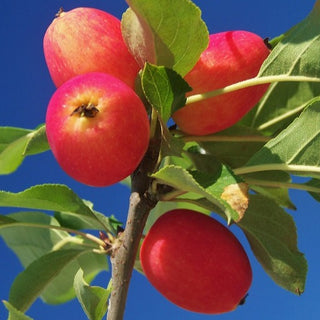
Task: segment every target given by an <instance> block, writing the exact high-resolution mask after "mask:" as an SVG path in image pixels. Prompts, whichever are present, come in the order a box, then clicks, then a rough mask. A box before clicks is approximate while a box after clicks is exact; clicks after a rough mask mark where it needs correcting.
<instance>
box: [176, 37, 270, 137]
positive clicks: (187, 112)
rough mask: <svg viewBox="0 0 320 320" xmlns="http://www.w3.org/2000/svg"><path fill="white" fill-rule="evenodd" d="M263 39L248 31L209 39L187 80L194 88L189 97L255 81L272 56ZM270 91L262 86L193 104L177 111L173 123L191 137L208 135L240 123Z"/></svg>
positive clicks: (265, 86) (266, 86) (186, 77)
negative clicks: (247, 80) (246, 81)
mask: <svg viewBox="0 0 320 320" xmlns="http://www.w3.org/2000/svg"><path fill="white" fill-rule="evenodd" d="M269 52H270V51H269V49H268V48H267V46H266V45H265V43H264V41H263V39H262V38H260V37H259V36H258V35H256V34H254V33H251V32H247V31H228V32H221V33H216V34H212V35H210V41H209V46H208V48H207V49H206V50H205V51H204V52H203V53H202V54H201V56H200V59H199V61H198V62H197V64H196V65H195V66H194V68H193V69H192V70H191V71H190V72H189V73H188V74H187V75H186V76H185V80H186V81H187V82H188V83H189V85H190V86H191V87H192V88H193V90H192V91H191V92H190V93H189V95H193V94H198V93H205V92H209V91H213V90H215V89H219V88H223V87H225V86H227V85H230V84H233V83H236V82H239V81H242V80H246V79H249V78H253V77H255V76H256V75H257V74H258V72H259V70H260V67H261V65H262V63H263V62H264V60H265V59H266V58H267V56H268V55H269ZM267 88H268V84H267V85H259V86H254V87H250V88H245V89H241V90H238V91H234V92H231V93H228V94H224V95H220V96H216V97H213V98H210V99H207V100H204V101H201V102H196V103H192V104H190V105H187V106H185V107H183V108H181V109H180V110H178V111H176V112H175V113H174V115H173V119H174V121H175V122H176V124H177V125H178V126H179V127H180V129H181V130H182V131H184V132H185V133H188V134H190V135H207V134H212V133H215V132H218V131H221V130H224V129H226V128H228V127H230V126H232V125H234V124H235V123H236V122H238V121H239V120H240V119H241V118H242V117H243V116H244V115H245V114H246V113H247V112H248V111H249V110H250V109H251V108H253V107H254V106H255V105H256V104H257V103H258V101H259V100H260V99H261V98H262V96H263V95H264V93H265V92H266V90H267Z"/></svg>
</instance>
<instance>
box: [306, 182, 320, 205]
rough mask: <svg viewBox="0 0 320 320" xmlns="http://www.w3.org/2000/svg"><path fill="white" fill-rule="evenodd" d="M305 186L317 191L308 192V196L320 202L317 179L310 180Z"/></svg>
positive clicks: (319, 183)
mask: <svg viewBox="0 0 320 320" xmlns="http://www.w3.org/2000/svg"><path fill="white" fill-rule="evenodd" d="M305 185H307V186H310V187H315V188H318V189H319V191H318V192H311V191H309V194H310V195H311V196H312V197H313V199H315V200H316V201H318V202H320V180H319V179H311V180H309V181H308V182H306V183H305Z"/></svg>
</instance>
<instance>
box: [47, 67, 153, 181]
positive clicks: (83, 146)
mask: <svg viewBox="0 0 320 320" xmlns="http://www.w3.org/2000/svg"><path fill="white" fill-rule="evenodd" d="M149 130H150V129H149V119H148V116H147V112H146V110H145V107H144V105H143V103H142V102H141V100H140V99H139V97H138V96H137V95H136V93H135V92H134V91H133V89H131V88H130V87H129V86H128V85H126V84H125V83H124V82H122V81H120V80H119V79H117V78H115V77H113V76H111V75H108V74H105V73H96V72H93V73H87V74H84V75H80V76H77V77H75V78H72V79H71V80H69V81H67V82H65V83H64V84H63V85H62V86H61V87H59V88H58V89H57V91H56V92H55V93H54V94H53V96H52V98H51V100H50V102H49V105H48V109H47V115H46V131H47V137H48V141H49V145H50V147H51V149H52V152H53V154H54V156H55V158H56V159H57V161H58V163H59V164H60V166H61V167H62V169H63V170H64V171H65V172H66V173H68V174H69V175H70V176H71V177H73V178H74V179H76V180H78V181H80V182H82V183H84V184H87V185H91V186H107V185H111V184H114V183H116V182H119V181H120V180H122V179H124V178H126V177H127V176H129V175H130V174H131V173H132V172H133V171H134V170H135V169H136V167H137V166H138V164H139V162H140V161H141V159H142V157H143V155H144V153H145V151H146V149H147V147H148V143H149Z"/></svg>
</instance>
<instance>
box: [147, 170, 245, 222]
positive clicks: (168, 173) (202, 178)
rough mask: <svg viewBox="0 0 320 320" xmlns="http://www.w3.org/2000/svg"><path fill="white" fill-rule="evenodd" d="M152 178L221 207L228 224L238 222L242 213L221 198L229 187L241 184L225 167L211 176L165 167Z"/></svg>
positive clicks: (194, 171) (195, 171)
mask: <svg viewBox="0 0 320 320" xmlns="http://www.w3.org/2000/svg"><path fill="white" fill-rule="evenodd" d="M152 177H154V178H156V179H157V180H158V181H159V182H160V183H163V184H166V185H169V186H171V187H173V188H175V189H177V190H180V191H181V192H191V193H195V194H198V195H200V196H202V197H204V198H206V199H207V200H209V201H210V202H212V203H213V204H214V205H216V206H218V207H220V208H221V209H222V210H223V211H224V212H225V214H226V215H227V218H228V222H230V221H231V220H234V221H237V220H239V219H240V216H241V214H242V213H240V212H237V210H235V209H234V208H233V207H232V205H230V203H229V202H228V201H227V200H223V199H222V198H221V196H222V194H223V193H224V192H225V190H226V188H227V187H230V185H234V184H235V185H237V184H238V182H241V181H240V180H239V179H238V178H237V177H236V176H234V175H233V174H232V172H231V171H230V170H229V169H228V168H227V167H225V166H223V165H221V168H220V172H219V173H218V174H216V175H209V174H207V173H203V172H200V171H197V170H190V171H188V170H185V169H183V168H181V167H178V166H173V165H170V166H165V167H163V168H162V169H160V170H159V171H158V172H156V173H154V174H153V175H152Z"/></svg>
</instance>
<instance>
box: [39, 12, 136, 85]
mask: <svg viewBox="0 0 320 320" xmlns="http://www.w3.org/2000/svg"><path fill="white" fill-rule="evenodd" d="M120 25H121V23H120V20H119V19H117V18H116V17H114V16H113V15H111V14H109V13H107V12H104V11H102V10H99V9H94V8H82V7H81V8H76V9H73V10H71V11H67V12H63V11H61V12H59V13H58V14H57V17H56V18H55V19H54V20H53V22H52V23H51V24H50V26H49V27H48V29H47V31H46V33H45V35H44V39H43V49H44V56H45V60H46V63H47V66H48V69H49V72H50V75H51V78H52V80H53V82H54V84H55V85H56V86H57V87H59V86H60V85H61V84H63V83H64V82H66V81H67V80H69V79H71V78H73V77H74V76H77V75H80V74H84V73H88V72H105V73H108V74H111V75H113V76H115V77H116V78H119V79H120V80H122V81H124V82H125V83H127V84H128V85H129V86H130V87H132V88H134V82H135V78H136V76H137V73H138V71H139V69H140V68H139V66H138V64H137V62H136V61H135V59H134V58H133V56H132V55H131V53H130V52H129V50H128V49H127V46H126V44H125V42H124V40H123V38H122V34H121V26H120Z"/></svg>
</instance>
